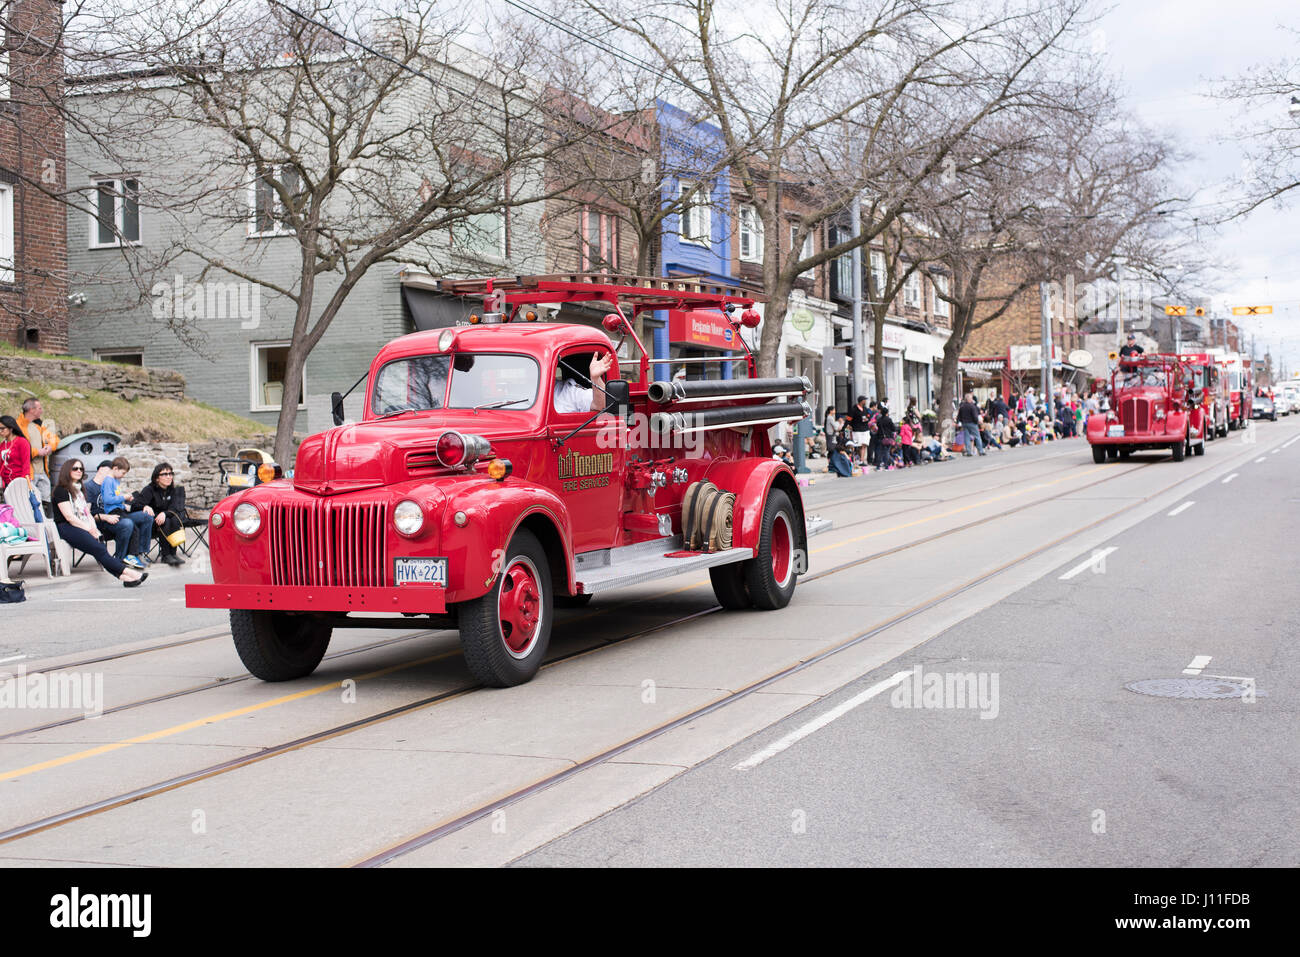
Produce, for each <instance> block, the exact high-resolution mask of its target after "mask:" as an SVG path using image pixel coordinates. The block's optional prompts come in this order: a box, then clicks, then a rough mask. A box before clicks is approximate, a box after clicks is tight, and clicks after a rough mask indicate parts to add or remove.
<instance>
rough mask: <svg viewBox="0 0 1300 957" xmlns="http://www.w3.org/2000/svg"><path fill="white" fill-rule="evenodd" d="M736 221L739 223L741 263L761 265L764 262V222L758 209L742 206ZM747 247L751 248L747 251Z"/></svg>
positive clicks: (738, 244)
mask: <svg viewBox="0 0 1300 957" xmlns="http://www.w3.org/2000/svg"><path fill="white" fill-rule="evenodd" d="M736 221H737V222H738V223H739V230H738V237H737V238H738V243H737V248H738V250H739V256H740V260H741V262H747V263H759V264H760V265H761V264H762V262H763V220H762V219H761V218H760V217H759V215H758V208H757V207H755V206H750V205H748V204H746V205H742V206H741V207H740V208H739V209H738V210H737V211H736ZM746 246H748V247H749V249H748V251H746Z"/></svg>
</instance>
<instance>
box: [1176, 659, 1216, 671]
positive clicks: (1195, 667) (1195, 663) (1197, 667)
mask: <svg viewBox="0 0 1300 957" xmlns="http://www.w3.org/2000/svg"><path fill="white" fill-rule="evenodd" d="M1211 657H1213V656H1212V655H1197V656H1196V657H1195V658H1193V659H1192V660H1191V663H1190V664H1189V665H1188V666H1187V667H1186V668H1184V669H1183V674H1185V675H1199V674H1200V673H1201V672H1202V671H1204V670H1205V666H1206V665H1208V664H1209V663H1210V658H1211Z"/></svg>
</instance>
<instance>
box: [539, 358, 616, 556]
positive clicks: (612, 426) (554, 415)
mask: <svg viewBox="0 0 1300 957" xmlns="http://www.w3.org/2000/svg"><path fill="white" fill-rule="evenodd" d="M604 351H606V352H608V350H607V349H606V350H604ZM592 355H593V348H592V347H591V346H578V347H575V348H572V349H568V350H566V351H565V352H563V353H561V354H560V357H559V361H558V362H557V364H556V367H555V368H554V369H552V370H551V373H552V375H551V380H550V388H549V392H548V393H547V401H548V404H549V420H548V429H547V437H548V438H549V440H550V446H551V448H550V456H551V464H550V468H549V472H548V474H549V475H550V477H551V480H552V482H553V488H554V489H555V492H556V494H558V495H559V496H560V498H561V499H562V500H563V501H564V503H565V505H567V506H568V509H569V517H570V520H571V522H572V527H573V550H574V551H575V552H585V551H591V550H593V549H597V548H612V547H613V546H614V545H615V544H617V543H618V538H619V534H620V529H619V525H620V522H621V519H622V516H621V504H622V498H623V470H624V466H625V458H626V445H627V435H626V433H627V426H626V425H625V424H624V422H623V420H622V419H620V418H619V417H618V415H617V414H616V413H615V412H612V411H611V412H605V413H602V414H600V415H596V414H595V413H594V412H593V411H592V410H591V408H590V404H589V403H590V399H591V395H592V393H591V391H590V389H591V381H590V379H589V378H588V373H589V367H590V364H591V358H592ZM617 369H618V367H617V366H614V367H613V368H612V369H611V370H610V374H616V373H617ZM607 378H608V376H607ZM570 381H571V382H573V383H574V386H569V385H566V382H570ZM575 386H576V388H577V389H581V390H583V391H582V393H577V392H575ZM561 393H564V394H565V395H566V396H567V397H568V398H569V399H572V398H573V397H574V396H575V395H578V394H582V395H585V397H586V402H585V403H583V404H584V406H585V407H584V408H582V409H581V410H579V411H568V410H567V409H566V410H564V411H562V410H561V409H560V408H559V407H558V406H557V399H558V398H559V397H560V395H561ZM593 416H595V417H594V418H593ZM588 419H591V421H590V422H588V421H587V420H588ZM584 423H585V425H584ZM575 429H576V430H577V432H576V433H575V432H574V430H575ZM570 433H573V434H572V435H570ZM561 440H563V445H561V444H560V442H561Z"/></svg>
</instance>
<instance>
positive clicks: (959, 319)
mask: <svg viewBox="0 0 1300 957" xmlns="http://www.w3.org/2000/svg"><path fill="white" fill-rule="evenodd" d="M963 151H964V152H963V154H962V157H961V160H960V162H959V163H958V164H957V166H956V168H955V170H954V175H953V176H951V177H950V182H948V183H946V184H945V183H938V184H933V186H932V188H933V189H934V190H935V191H936V192H940V193H942V192H945V191H946V192H947V193H949V195H948V196H944V197H941V198H940V199H939V200H937V201H936V202H935V203H934V205H933V207H932V208H930V209H929V210H928V211H926V212H925V213H924V214H923V215H922V219H923V220H924V223H925V225H926V227H927V229H928V232H927V235H926V236H925V238H924V239H922V240H919V241H918V245H919V246H920V247H921V249H922V252H921V255H922V256H923V257H924V258H925V259H926V260H927V261H928V262H930V263H933V264H935V265H937V266H939V267H941V268H942V269H944V270H945V272H946V273H947V274H948V276H949V282H948V286H947V290H946V291H941V290H939V289H936V294H938V295H940V296H941V297H942V298H943V299H945V300H946V301H947V302H948V303H949V304H950V312H951V320H952V333H951V335H950V336H949V339H948V342H947V344H946V345H945V348H944V357H943V364H942V370H941V374H940V386H939V408H938V409H937V410H936V411H937V413H938V416H939V419H940V421H941V422H947V421H950V420H951V418H952V415H953V412H954V408H953V403H954V396H955V387H956V382H957V371H958V360H959V357H960V356H961V353H962V350H963V349H964V348H965V346H966V344H967V342H968V341H969V339H970V336H971V334H972V333H973V332H974V331H975V330H977V329H979V328H982V327H984V326H987V325H989V324H990V323H993V322H996V321H998V320H999V319H1001V318H1002V317H1003V316H1005V315H1006V314H1007V313H1008V311H1009V310H1011V309H1012V308H1015V307H1019V308H1025V309H1029V310H1030V311H1031V314H1032V315H1034V316H1035V317H1036V316H1037V315H1038V295H1037V290H1036V287H1037V285H1038V284H1039V283H1040V282H1052V281H1054V282H1058V283H1059V282H1060V280H1061V279H1062V278H1063V277H1068V279H1067V281H1066V282H1065V283H1063V284H1062V285H1064V286H1066V287H1068V288H1077V287H1078V286H1081V285H1083V284H1085V283H1090V282H1093V281H1095V280H1097V279H1103V278H1107V277H1109V276H1111V275H1113V274H1114V270H1115V268H1116V258H1117V257H1119V256H1122V254H1123V252H1124V251H1125V250H1132V251H1133V255H1134V259H1133V260H1132V262H1131V266H1134V267H1135V266H1139V265H1140V266H1141V268H1142V269H1143V270H1144V272H1145V274H1147V275H1158V274H1160V273H1161V271H1162V270H1165V271H1168V269H1167V267H1168V265H1169V261H1168V260H1167V259H1162V258H1161V257H1162V254H1168V252H1169V249H1168V247H1167V246H1163V247H1162V246H1161V245H1160V243H1159V242H1157V238H1158V237H1159V236H1160V235H1161V233H1162V229H1163V225H1164V224H1163V222H1162V218H1161V217H1162V214H1163V213H1164V212H1165V211H1166V210H1171V209H1173V208H1174V206H1175V203H1176V197H1174V196H1173V194H1172V193H1171V191H1170V188H1169V185H1168V182H1167V180H1166V174H1167V172H1168V167H1167V159H1168V156H1167V153H1166V152H1165V150H1164V149H1163V148H1161V147H1160V145H1159V144H1158V142H1156V141H1155V140H1153V139H1152V138H1151V137H1150V136H1149V135H1147V134H1145V133H1143V132H1142V131H1140V130H1137V131H1135V130H1132V129H1130V128H1128V127H1127V126H1125V125H1124V124H1123V122H1122V121H1121V120H1119V119H1117V118H1116V116H1115V114H1114V111H1113V101H1112V100H1111V99H1110V97H1109V95H1108V94H1107V93H1106V91H1104V90H1100V89H1098V88H1097V87H1096V86H1095V84H1094V83H1093V82H1092V81H1088V82H1084V83H1080V84H1078V85H1077V86H1075V87H1074V92H1073V93H1069V92H1068V91H1067V93H1066V95H1063V96H1062V97H1061V98H1060V99H1059V100H1057V102H1056V103H1055V105H1054V107H1052V108H1051V109H1041V110H1039V111H1036V112H1031V113H1020V114H1018V115H1008V116H1007V117H1004V118H1003V119H1002V120H1001V121H999V123H997V124H995V125H993V126H991V127H989V128H988V129H986V130H985V131H984V133H983V134H982V135H981V136H979V137H976V138H971V139H970V140H969V141H968V142H967V143H966V144H965V146H964V147H963ZM1140 244H1145V245H1146V251H1145V252H1143V253H1142V254H1141V255H1140V256H1139V255H1138V251H1137V249H1136V248H1135V247H1136V246H1138V245H1140ZM1069 298H1072V297H1069ZM1058 318H1074V317H1073V316H1072V314H1071V313H1069V312H1068V311H1062V314H1061V316H1060V317H1058ZM1081 318H1084V319H1086V316H1085V317H1081Z"/></svg>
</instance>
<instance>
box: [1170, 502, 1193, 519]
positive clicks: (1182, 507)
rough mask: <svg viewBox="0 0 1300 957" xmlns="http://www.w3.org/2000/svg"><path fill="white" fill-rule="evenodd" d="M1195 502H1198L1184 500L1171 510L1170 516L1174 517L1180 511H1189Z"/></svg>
mask: <svg viewBox="0 0 1300 957" xmlns="http://www.w3.org/2000/svg"><path fill="white" fill-rule="evenodd" d="M1195 504H1196V503H1195V502H1184V503H1183V504H1182V505H1179V506H1178V507H1177V508H1176V509H1174V510H1173V511H1172V512H1170V513H1169V517H1170V518H1173V517H1174V516H1175V515H1177V514H1178V513H1179V512H1185V511H1187V510H1188V509H1189V508H1191V507H1192V506H1193V505H1195Z"/></svg>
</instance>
